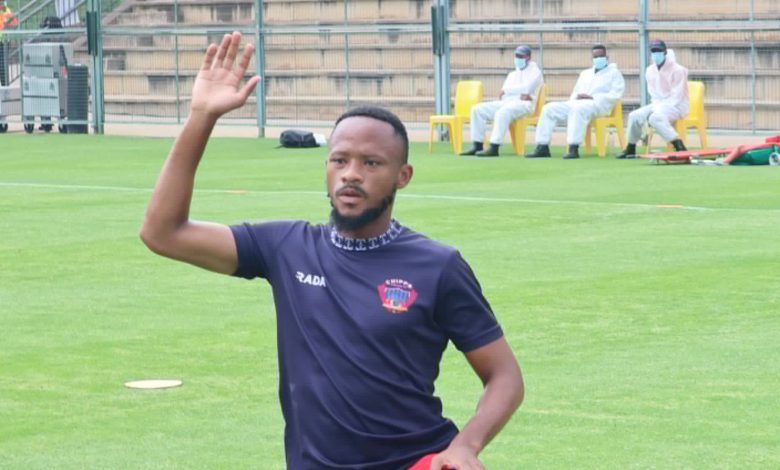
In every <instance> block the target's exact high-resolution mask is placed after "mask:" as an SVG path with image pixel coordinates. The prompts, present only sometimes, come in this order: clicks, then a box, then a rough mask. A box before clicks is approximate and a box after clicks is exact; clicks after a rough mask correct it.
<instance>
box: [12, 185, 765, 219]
mask: <svg viewBox="0 0 780 470" xmlns="http://www.w3.org/2000/svg"><path fill="white" fill-rule="evenodd" d="M0 187H16V188H39V189H64V190H74V191H116V192H137V193H150V192H152V188H134V187H130V186H102V185H84V184H54V183H34V182H18V181H0ZM195 193H211V194H257V195H269V194H270V195H273V194H277V195H305V196H308V195H315V196H321V195H323V191H288V190H271V191H257V190H243V189H195ZM399 197H400V198H410V199H432V200H441V201H464V202H490V203H523V204H555V205H580V206H614V207H634V208H647V209H659V208H661V209H684V210H693V211H770V212H775V211H780V209H739V208H728V207H697V206H683V205H676V204H640V203H627V202H603V201H572V200H555V199H526V198H512V197H489V196H466V195H446V194H414V193H407V192H402V193H399Z"/></svg>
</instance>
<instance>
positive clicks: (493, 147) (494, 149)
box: [477, 143, 498, 157]
mask: <svg viewBox="0 0 780 470" xmlns="http://www.w3.org/2000/svg"><path fill="white" fill-rule="evenodd" d="M477 156H478V157H497V156H498V144H493V143H491V144H490V147H489V148H488V149H487V150H483V151H481V152H477Z"/></svg>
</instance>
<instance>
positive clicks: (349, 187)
mask: <svg viewBox="0 0 780 470" xmlns="http://www.w3.org/2000/svg"><path fill="white" fill-rule="evenodd" d="M348 190H349V191H354V192H356V193H358V194H360V195H361V196H363V197H368V193H366V192H365V191H364V190H363V188H361V187H360V186H359V185H356V184H345V185H344V186H342V187H340V188H339V189H338V190H337V191H336V196H341V195H342V194H343V193H344V192H345V191H348Z"/></svg>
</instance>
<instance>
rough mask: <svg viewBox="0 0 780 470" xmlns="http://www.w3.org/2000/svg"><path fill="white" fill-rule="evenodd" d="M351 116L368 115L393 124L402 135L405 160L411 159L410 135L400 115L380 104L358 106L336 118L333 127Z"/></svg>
mask: <svg viewBox="0 0 780 470" xmlns="http://www.w3.org/2000/svg"><path fill="white" fill-rule="evenodd" d="M351 117H367V118H371V119H376V120H377V121H382V122H386V123H388V124H390V125H391V126H393V131H394V133H395V135H397V136H398V137H400V138H401V142H402V143H403V148H404V154H403V155H402V157H403V162H404V163H406V162H408V161H409V135H408V134H407V133H406V127H404V123H402V122H401V119H400V118H399V117H398V116H396V115H395V114H393V113H392V112H391V111H389V110H387V109H385V108H381V107H379V106H358V107H357V108H352V109H350V110H349V111H347V112H346V113H344V114H342V115H341V116H339V118H338V119H336V123H335V124H334V125H333V128H334V129H335V128H336V127H338V125H339V123H340V122H341V121H343V120H344V119H347V118H351Z"/></svg>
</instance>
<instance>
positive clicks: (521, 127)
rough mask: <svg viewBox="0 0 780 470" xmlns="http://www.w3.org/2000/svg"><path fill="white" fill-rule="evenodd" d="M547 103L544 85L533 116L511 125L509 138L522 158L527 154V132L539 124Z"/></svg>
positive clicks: (516, 120)
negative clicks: (529, 127) (529, 128)
mask: <svg viewBox="0 0 780 470" xmlns="http://www.w3.org/2000/svg"><path fill="white" fill-rule="evenodd" d="M546 102H547V85H546V84H545V85H542V87H541V90H539V96H538V97H537V98H536V109H534V113H533V114H532V115H531V116H526V117H523V118H520V119H515V120H514V121H512V123H511V124H509V136H510V137H511V138H512V148H514V149H515V154H517V155H518V156H520V157H522V156H523V155H524V154H525V131H526V129H527V128H528V126H535V125H536V124H537V123H538V122H539V116H540V115H541V114H542V108H543V107H544V104H545V103H546Z"/></svg>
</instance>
